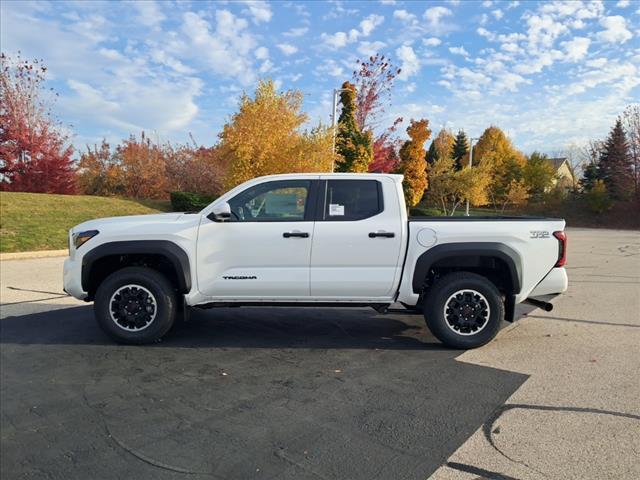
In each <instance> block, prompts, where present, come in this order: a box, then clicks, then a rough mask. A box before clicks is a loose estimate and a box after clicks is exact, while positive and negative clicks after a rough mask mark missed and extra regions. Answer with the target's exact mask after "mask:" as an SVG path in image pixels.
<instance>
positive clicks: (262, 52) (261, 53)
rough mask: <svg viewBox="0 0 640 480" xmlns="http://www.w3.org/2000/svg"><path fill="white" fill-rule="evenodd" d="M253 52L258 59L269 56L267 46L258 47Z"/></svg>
mask: <svg viewBox="0 0 640 480" xmlns="http://www.w3.org/2000/svg"><path fill="white" fill-rule="evenodd" d="M253 54H254V55H255V57H256V58H257V59H258V60H266V59H267V58H269V49H268V48H267V47H258V48H256V50H255V51H254V52H253Z"/></svg>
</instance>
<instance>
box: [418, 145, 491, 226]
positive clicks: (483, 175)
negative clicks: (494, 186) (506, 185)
mask: <svg viewBox="0 0 640 480" xmlns="http://www.w3.org/2000/svg"><path fill="white" fill-rule="evenodd" d="M490 181H491V176H490V174H489V170H488V168H487V167H486V166H485V165H479V166H475V167H473V168H470V167H468V166H466V167H463V168H462V169H461V170H456V168H455V165H454V161H453V158H451V157H450V156H449V157H441V158H440V157H439V158H437V159H436V160H435V162H434V163H433V165H432V166H430V167H429V189H428V190H427V192H426V197H427V200H428V202H429V203H430V204H431V205H433V206H436V207H438V208H440V209H441V210H442V213H443V214H444V215H454V214H455V212H456V210H457V209H458V208H459V207H460V206H461V205H462V204H464V203H465V202H466V201H467V200H468V201H469V204H470V205H472V206H474V207H478V206H482V205H486V204H487V203H488V201H489V196H488V189H487V187H488V185H489V183H490Z"/></svg>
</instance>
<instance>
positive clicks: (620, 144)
mask: <svg viewBox="0 0 640 480" xmlns="http://www.w3.org/2000/svg"><path fill="white" fill-rule="evenodd" d="M599 171H600V179H601V180H603V181H604V184H605V186H606V187H607V191H608V192H609V194H610V195H611V198H613V199H614V200H626V199H628V198H629V197H630V196H631V193H632V192H633V188H634V179H633V170H632V165H631V155H630V154H629V145H628V144H627V138H626V135H625V132H624V128H623V127H622V120H621V119H620V118H618V119H617V120H616V123H615V125H614V126H613V128H612V129H611V132H610V133H609V136H608V137H607V140H606V141H605V143H604V147H603V150H602V153H601V155H600V161H599Z"/></svg>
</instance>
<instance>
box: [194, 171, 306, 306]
mask: <svg viewBox="0 0 640 480" xmlns="http://www.w3.org/2000/svg"><path fill="white" fill-rule="evenodd" d="M316 188H317V181H315V180H277V181H271V182H265V183H260V184H257V185H254V186H251V187H248V188H247V189H246V190H244V191H242V192H240V193H239V194H237V195H236V196H234V197H233V198H232V199H230V200H229V205H230V207H231V217H232V218H231V219H230V220H229V221H226V222H214V221H211V220H209V219H208V218H206V217H203V219H202V223H201V225H200V230H199V234H198V252H197V258H198V261H197V270H198V271H197V276H198V289H199V290H200V292H201V293H203V294H204V295H207V296H209V297H212V298H216V299H245V300H246V299H248V300H256V301H257V300H262V299H275V300H277V299H283V300H284V299H304V298H305V297H306V298H308V296H309V262H310V257H311V242H312V241H313V226H314V222H313V214H314V212H313V210H314V209H315V197H316V195H315V189H316Z"/></svg>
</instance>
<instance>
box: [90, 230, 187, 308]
mask: <svg viewBox="0 0 640 480" xmlns="http://www.w3.org/2000/svg"><path fill="white" fill-rule="evenodd" d="M148 263H150V265H146V266H151V268H155V269H156V270H159V271H161V272H163V273H165V274H167V276H168V277H170V280H171V281H172V282H173V283H174V284H175V287H176V289H177V290H178V292H179V293H182V294H184V293H188V292H189V291H190V290H191V286H192V282H191V267H190V264H189V256H188V255H187V253H186V252H185V251H184V250H183V249H182V248H181V247H179V246H178V245H177V244H175V243H173V242H171V241H168V240H128V241H121V242H108V243H103V244H102V245H98V246H97V247H95V248H93V249H92V250H90V251H88V252H87V253H86V254H85V255H84V256H83V257H82V288H83V290H84V291H86V292H88V293H89V298H88V299H89V300H91V299H92V298H93V296H94V295H95V291H96V289H97V287H98V285H99V284H100V282H101V281H102V280H104V278H106V276H107V275H109V274H110V273H112V272H114V271H116V270H119V269H120V268H124V267H126V266H132V265H145V264H148Z"/></svg>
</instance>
